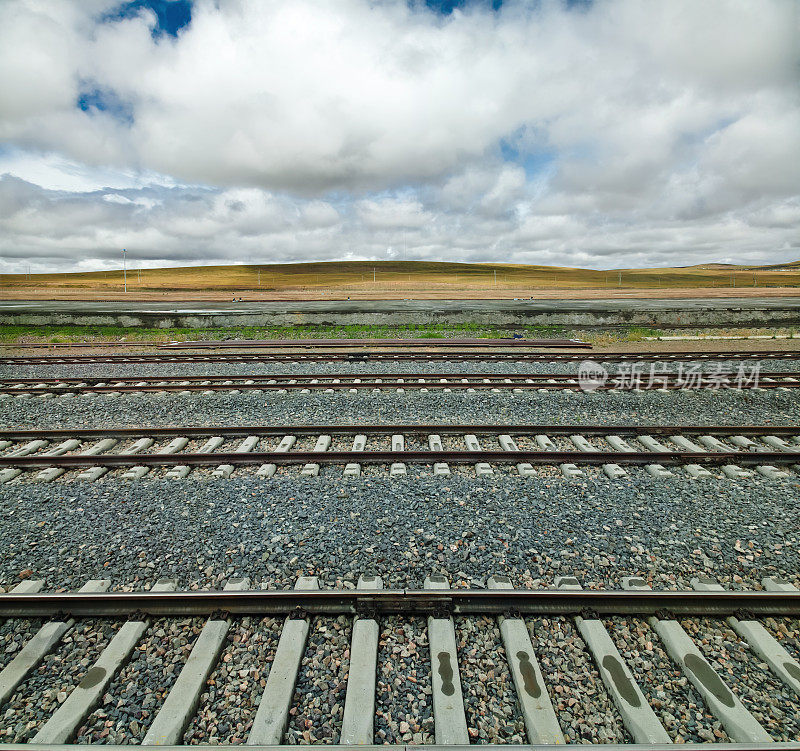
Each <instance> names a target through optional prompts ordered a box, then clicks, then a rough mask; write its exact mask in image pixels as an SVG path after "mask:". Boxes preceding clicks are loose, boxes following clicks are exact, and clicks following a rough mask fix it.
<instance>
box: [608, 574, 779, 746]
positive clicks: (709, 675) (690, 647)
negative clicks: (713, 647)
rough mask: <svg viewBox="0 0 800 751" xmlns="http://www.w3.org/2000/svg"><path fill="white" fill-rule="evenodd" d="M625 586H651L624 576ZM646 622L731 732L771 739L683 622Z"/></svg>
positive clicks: (740, 737) (742, 739) (749, 739)
mask: <svg viewBox="0 0 800 751" xmlns="http://www.w3.org/2000/svg"><path fill="white" fill-rule="evenodd" d="M622 587H623V589H631V590H635V589H650V587H649V586H648V585H647V583H646V582H645V581H644V579H640V578H639V577H623V579H622ZM647 622H648V623H649V624H650V626H651V627H652V628H653V630H654V631H655V632H656V633H657V634H658V635H659V636H660V637H661V641H662V642H663V643H664V649H665V650H666V651H667V653H668V654H669V656H670V657H671V658H672V660H673V662H675V664H676V665H677V666H678V667H679V668H681V670H683V673H684V675H685V676H686V677H687V678H688V679H689V680H690V681H691V683H692V685H693V686H694V687H695V688H696V689H697V690H698V691H699V692H700V695H701V696H702V697H703V699H704V701H705V702H706V704H707V705H708V708H709V709H710V710H711V712H712V713H713V714H714V715H715V716H716V717H717V719H718V720H719V721H720V722H721V723H722V724H723V726H724V727H725V730H726V731H727V732H728V735H729V736H730V737H731V738H732V739H733V740H734V741H737V742H739V743H769V742H771V741H772V737H771V736H770V734H769V733H768V732H767V731H766V730H764V728H763V727H762V726H761V725H760V724H759V723H758V721H757V720H756V719H755V717H753V715H751V714H750V712H748V711H747V709H746V708H745V706H744V704H742V702H741V701H740V700H739V698H738V697H737V696H736V694H734V693H733V692H732V691H731V690H730V688H728V686H727V685H725V683H724V682H723V680H722V678H720V677H719V674H718V673H717V672H716V671H715V670H714V668H712V667H711V665H710V664H709V663H708V661H707V660H706V659H705V657H703V655H702V654H701V652H700V650H699V649H698V648H697V645H695V643H694V642H693V641H692V639H691V637H690V636H689V634H687V633H686V631H684V629H683V626H681V624H680V623H679V622H678V621H676V620H673V619H667V620H662V619H660V618H656V617H655V616H650V617H649V618H648V619H647Z"/></svg>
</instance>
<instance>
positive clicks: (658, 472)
mask: <svg viewBox="0 0 800 751" xmlns="http://www.w3.org/2000/svg"><path fill="white" fill-rule="evenodd" d="M637 440H638V441H639V443H641V444H642V446H644V447H645V448H646V449H647V450H648V451H665V452H669V449H668V448H667V447H666V446H665V445H664V444H663V443H661V442H660V441H657V440H656V439H655V438H653V436H651V435H640V436H638V437H637ZM645 472H647V474H649V475H651V476H652V477H658V478H660V479H667V478H669V477H675V473H674V472H673V471H672V470H669V469H667V468H666V467H665V466H664V465H663V464H648V465H647V466H646V467H645Z"/></svg>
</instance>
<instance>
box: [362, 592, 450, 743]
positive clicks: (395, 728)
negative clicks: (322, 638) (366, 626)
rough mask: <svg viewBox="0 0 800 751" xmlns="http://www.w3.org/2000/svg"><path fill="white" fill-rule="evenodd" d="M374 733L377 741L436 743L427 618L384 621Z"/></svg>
mask: <svg viewBox="0 0 800 751" xmlns="http://www.w3.org/2000/svg"><path fill="white" fill-rule="evenodd" d="M384 584H386V580H384ZM420 586H421V584H420ZM374 733H375V742H376V743H392V744H399V743H413V744H415V745H419V744H422V743H424V744H432V743H435V735H434V724H433V697H432V691H431V661H430V647H429V645H428V627H427V624H426V622H425V619H424V618H405V619H402V618H399V617H395V616H392V617H390V618H385V619H383V620H382V621H381V633H380V637H379V639H378V672H377V679H376V683H375V726H374Z"/></svg>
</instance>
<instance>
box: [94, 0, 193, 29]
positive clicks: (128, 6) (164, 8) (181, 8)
mask: <svg viewBox="0 0 800 751" xmlns="http://www.w3.org/2000/svg"><path fill="white" fill-rule="evenodd" d="M143 8H148V9H149V10H151V11H153V13H155V15H156V19H157V20H156V26H155V28H154V29H153V36H154V37H159V36H163V35H164V34H167V35H168V36H171V37H177V36H178V32H179V31H180V30H181V29H182V28H183V27H184V26H188V24H189V22H190V21H191V20H192V0H129V2H125V3H122V4H120V5H118V6H117V7H116V9H115V10H113V11H111V12H109V13H107V14H106V15H104V16H103V19H102V20H103V21H106V22H113V21H119V20H121V19H123V18H132V17H134V16H136V15H137V14H138V13H139V11H140V10H142V9H143Z"/></svg>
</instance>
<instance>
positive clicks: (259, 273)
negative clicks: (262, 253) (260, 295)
mask: <svg viewBox="0 0 800 751" xmlns="http://www.w3.org/2000/svg"><path fill="white" fill-rule="evenodd" d="M258 286H259V287H260V286H261V269H259V270H258Z"/></svg>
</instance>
